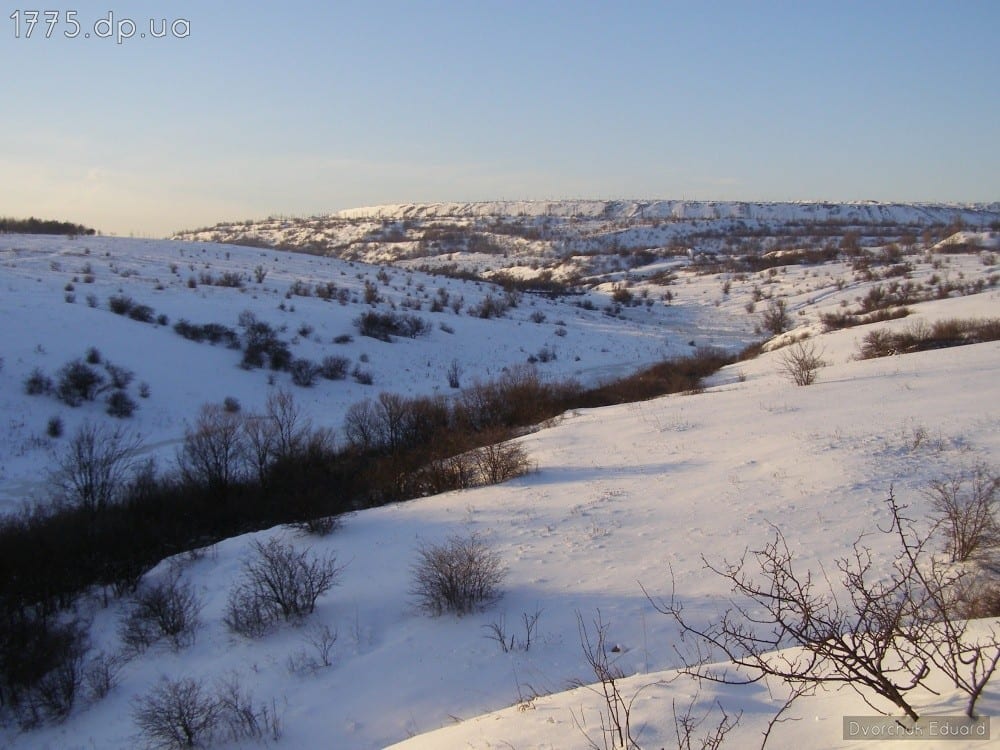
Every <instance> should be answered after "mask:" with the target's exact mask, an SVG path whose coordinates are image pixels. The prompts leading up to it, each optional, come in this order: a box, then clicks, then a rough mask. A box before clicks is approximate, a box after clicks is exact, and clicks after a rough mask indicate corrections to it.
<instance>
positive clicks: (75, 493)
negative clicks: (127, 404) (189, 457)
mask: <svg viewBox="0 0 1000 750" xmlns="http://www.w3.org/2000/svg"><path fill="white" fill-rule="evenodd" d="M141 445H142V442H141V440H140V439H139V437H138V436H136V435H134V434H132V433H131V432H129V431H128V430H125V429H124V428H122V427H114V428H111V427H107V426H105V425H100V424H93V423H91V422H85V423H84V425H83V426H82V427H81V428H80V430H79V431H78V432H77V433H76V435H74V436H73V438H72V440H70V443H69V446H68V449H67V451H66V453H65V454H64V456H63V457H62V459H61V460H60V462H59V465H58V467H57V469H56V470H55V472H54V473H53V475H52V481H53V482H54V484H55V485H56V487H58V488H59V490H60V491H61V493H62V495H63V497H64V498H65V499H66V500H67V501H68V502H70V503H71V504H73V505H76V506H80V507H83V508H87V509H88V510H92V511H98V510H102V509H104V508H105V507H107V506H109V505H111V504H112V503H114V502H116V501H117V500H118V499H119V496H120V494H121V491H122V490H123V488H124V487H125V485H126V483H127V479H128V477H129V475H130V473H131V471H132V468H133V465H134V461H135V455H136V453H137V452H138V450H139V448H140V447H141Z"/></svg>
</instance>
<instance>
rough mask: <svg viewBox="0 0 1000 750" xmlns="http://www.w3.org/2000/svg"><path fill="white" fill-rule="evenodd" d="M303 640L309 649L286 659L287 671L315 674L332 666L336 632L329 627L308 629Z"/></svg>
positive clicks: (317, 626)
mask: <svg viewBox="0 0 1000 750" xmlns="http://www.w3.org/2000/svg"><path fill="white" fill-rule="evenodd" d="M303 640H304V641H305V643H306V645H308V646H309V647H310V648H309V649H302V650H300V651H297V652H295V653H294V654H292V656H290V657H289V659H288V671H289V672H292V673H295V672H315V671H317V670H319V669H324V668H326V667H331V666H333V647H334V646H335V645H336V643H337V631H336V630H335V629H334V628H331V627H330V626H329V625H326V624H323V625H316V626H315V627H313V628H310V629H309V630H308V631H307V632H306V634H305V636H303Z"/></svg>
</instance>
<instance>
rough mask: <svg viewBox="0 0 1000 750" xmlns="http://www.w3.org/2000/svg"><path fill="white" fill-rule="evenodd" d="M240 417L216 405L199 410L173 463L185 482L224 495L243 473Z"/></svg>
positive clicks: (243, 448)
mask: <svg viewBox="0 0 1000 750" xmlns="http://www.w3.org/2000/svg"><path fill="white" fill-rule="evenodd" d="M242 422H243V417H242V416H241V415H240V414H238V413H233V412H229V411H226V410H225V409H224V408H222V407H221V406H219V405H217V404H206V405H205V406H203V407H202V408H201V412H200V414H199V415H198V421H197V422H196V423H195V425H194V426H193V427H190V428H188V429H187V430H186V431H185V434H184V445H183V446H182V447H181V449H180V451H179V452H178V456H177V463H178V466H179V467H180V470H181V473H182V475H183V476H184V478H185V479H187V480H188V481H192V482H195V483H198V484H205V485H207V486H208V487H209V488H210V489H212V490H216V491H225V490H226V489H227V488H228V487H229V486H230V485H231V484H233V483H234V482H236V481H238V480H239V479H240V478H241V476H242V472H243V466H244V465H245V463H244V457H245V454H246V445H245V442H244V433H243V429H242Z"/></svg>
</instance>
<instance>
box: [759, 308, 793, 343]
mask: <svg viewBox="0 0 1000 750" xmlns="http://www.w3.org/2000/svg"><path fill="white" fill-rule="evenodd" d="M761 325H762V326H763V327H764V330H765V331H768V332H769V333H771V334H773V335H775V336H777V335H778V334H779V333H784V332H785V331H787V330H788V329H789V328H791V327H792V317H791V315H789V314H788V305H787V304H786V303H785V301H784V300H783V299H772V300H771V301H770V303H768V306H767V309H766V310H765V311H764V312H763V313H762V314H761Z"/></svg>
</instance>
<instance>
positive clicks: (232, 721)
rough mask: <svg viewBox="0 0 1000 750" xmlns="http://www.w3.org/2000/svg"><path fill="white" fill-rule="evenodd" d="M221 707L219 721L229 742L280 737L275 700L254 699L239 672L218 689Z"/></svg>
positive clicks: (216, 696) (218, 701) (217, 693)
mask: <svg viewBox="0 0 1000 750" xmlns="http://www.w3.org/2000/svg"><path fill="white" fill-rule="evenodd" d="M215 701H216V704H217V706H218V710H219V720H220V721H219V724H220V726H221V727H224V728H225V730H226V731H225V735H226V739H227V740H229V741H230V742H236V743H242V742H244V741H247V740H249V741H251V742H252V741H260V740H268V739H270V740H273V741H275V742H277V741H278V740H279V739H281V734H282V726H281V718H280V717H279V716H278V712H277V707H276V706H275V705H274V702H273V701H272V703H271V705H270V706H268V705H267V704H266V703H259V704H258V703H255V702H254V698H253V695H252V694H251V693H250V692H249V691H248V690H246V689H244V688H243V686H242V685H241V684H240V681H239V678H238V677H237V676H236V675H230V676H229V677H228V678H226V679H224V680H222V681H221V682H220V683H219V684H218V686H217V688H216V693H215Z"/></svg>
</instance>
